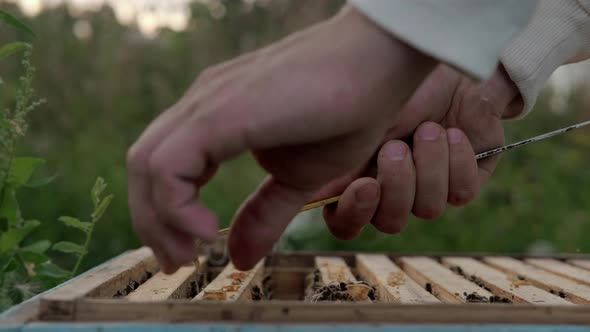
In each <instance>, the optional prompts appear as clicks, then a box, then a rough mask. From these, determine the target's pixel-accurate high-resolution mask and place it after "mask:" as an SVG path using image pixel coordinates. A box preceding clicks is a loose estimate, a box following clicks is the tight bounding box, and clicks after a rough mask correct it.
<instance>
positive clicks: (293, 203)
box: [128, 9, 436, 273]
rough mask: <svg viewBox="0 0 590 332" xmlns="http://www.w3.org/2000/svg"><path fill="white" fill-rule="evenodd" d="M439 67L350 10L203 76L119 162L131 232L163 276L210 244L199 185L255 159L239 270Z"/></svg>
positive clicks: (235, 230)
mask: <svg viewBox="0 0 590 332" xmlns="http://www.w3.org/2000/svg"><path fill="white" fill-rule="evenodd" d="M435 66H436V62H435V61H434V60H433V59H431V58H429V57H426V56H424V55H422V54H421V53H419V52H418V51H416V50H414V49H412V48H410V47H408V46H406V45H405V44H404V43H402V42H400V41H398V40H396V39H394V38H392V37H391V36H390V35H389V34H387V33H386V32H384V31H382V30H380V29H379V28H377V27H376V26H375V25H374V24H373V23H371V22H370V21H368V20H367V19H366V18H365V17H364V16H362V15H361V14H359V13H357V12H356V11H355V10H353V9H348V10H346V11H344V12H343V13H341V14H340V15H338V16H336V17H335V18H333V19H332V20H330V21H327V22H326V23H322V24H319V25H317V26H315V27H312V28H310V29H308V30H306V31H303V32H301V33H298V34H295V35H294V36H292V37H290V38H288V39H286V40H284V41H282V42H280V43H277V44H275V45H272V46H270V47H268V48H266V49H263V50H261V51H258V52H256V53H252V54H250V55H246V56H243V57H241V58H238V59H236V60H234V61H231V62H229V63H226V64H222V65H220V66H216V67H213V68H212V69H210V70H208V71H206V72H205V73H204V74H203V75H201V77H200V78H199V79H198V80H197V81H196V82H195V84H193V86H192V87H191V88H190V89H189V90H188V92H187V93H186V94H185V96H184V97H183V98H182V99H181V100H180V101H179V102H178V103H177V104H176V105H174V106H172V107H171V108H170V109H169V110H167V111H166V112H164V113H163V114H162V115H161V116H160V117H159V118H158V119H156V120H155V121H154V122H153V123H152V124H151V125H150V126H149V128H148V129H147V130H146V131H145V132H144V133H143V134H142V136H141V137H140V138H139V140H138V141H137V142H136V143H135V144H134V145H133V147H132V148H131V149H130V151H129V154H128V169H129V205H130V209H131V215H132V219H133V225H134V227H135V230H136V231H137V233H138V235H139V237H140V238H141V240H142V241H143V242H144V243H145V244H146V245H148V246H150V247H151V248H152V249H153V251H154V253H155V255H156V257H157V258H158V260H159V262H160V264H161V266H162V270H163V271H165V272H168V273H170V272H174V271H175V270H176V269H177V268H178V267H179V266H180V265H182V264H184V263H187V262H189V261H191V259H192V258H193V254H194V238H201V239H204V240H212V239H214V238H215V236H216V233H217V231H218V223H217V219H216V217H215V215H214V214H213V213H212V212H211V211H209V210H208V209H207V208H206V207H205V206H203V205H202V204H200V203H199V202H198V197H199V189H200V188H201V187H202V186H203V185H204V184H205V183H207V181H208V180H209V179H210V178H211V177H212V175H213V174H214V173H215V170H216V169H217V166H218V165H219V164H220V163H222V162H223V161H225V160H227V159H230V158H232V157H234V156H236V155H238V154H240V153H243V152H246V151H252V152H253V154H254V156H255V157H256V159H257V160H258V162H259V163H260V165H261V166H262V167H263V168H264V169H265V170H266V171H268V173H269V177H268V179H267V180H266V181H265V182H264V183H263V184H262V185H261V186H260V187H259V188H258V189H257V190H256V191H255V192H254V193H253V194H252V196H251V197H250V198H249V199H248V200H247V201H246V202H245V203H244V204H243V206H242V207H241V209H240V210H239V211H238V213H237V215H236V217H235V219H234V221H233V224H232V231H231V234H230V237H229V240H228V245H229V252H230V256H231V258H232V260H233V262H234V264H235V265H236V267H237V268H240V269H248V268H251V267H252V266H254V264H255V263H256V262H257V261H258V260H259V259H260V258H262V257H263V256H264V255H266V254H267V253H268V252H269V251H270V250H271V248H272V245H273V244H274V242H275V241H276V240H277V239H278V238H279V237H280V235H281V234H282V232H283V230H284V229H285V227H286V226H287V224H288V223H289V222H290V220H291V219H292V218H293V217H294V216H295V215H296V214H297V213H298V211H299V209H300V208H301V207H302V206H303V205H304V203H305V202H306V201H308V200H309V199H310V198H311V197H312V195H313V194H314V193H315V192H316V191H317V190H319V189H320V188H321V187H322V186H324V185H325V184H327V183H328V182H329V181H331V180H333V179H336V178H338V177H341V176H342V175H344V174H348V173H351V172H355V171H358V170H360V169H363V168H364V167H365V166H366V165H367V164H369V161H370V159H371V157H372V156H373V155H374V154H375V153H376V152H377V151H378V149H379V147H380V145H381V143H382V141H383V137H384V136H385V134H386V133H387V130H388V127H389V124H391V123H393V122H394V120H395V118H396V116H397V114H398V113H399V109H400V108H401V107H402V105H404V104H405V102H406V101H407V100H408V99H409V97H410V96H411V95H412V93H413V92H414V90H415V89H416V88H417V87H418V86H419V85H420V83H421V82H422V81H423V80H424V78H425V77H426V76H427V75H428V74H429V73H430V72H431V71H432V70H433V69H434V67H435Z"/></svg>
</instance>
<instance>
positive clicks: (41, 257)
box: [20, 249, 49, 264]
mask: <svg viewBox="0 0 590 332" xmlns="http://www.w3.org/2000/svg"><path fill="white" fill-rule="evenodd" d="M20 256H21V257H22V258H23V260H24V261H25V262H29V263H35V264H41V263H44V262H47V261H48V260H49V257H48V256H47V255H45V254H43V253H38V252H34V251H27V250H22V249H21V251H20Z"/></svg>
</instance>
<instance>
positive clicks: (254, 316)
mask: <svg viewBox="0 0 590 332" xmlns="http://www.w3.org/2000/svg"><path fill="white" fill-rule="evenodd" d="M199 262H200V270H201V272H202V273H196V268H195V266H185V267H183V268H181V269H180V270H179V271H178V272H176V273H175V274H173V275H165V274H163V273H161V272H158V265H157V262H156V260H155V258H154V256H153V255H152V252H151V251H150V250H149V249H147V248H141V249H138V250H135V251H132V252H129V253H126V254H124V255H121V256H119V257H117V258H115V259H113V260H111V261H109V262H107V263H105V264H103V265H102V266H99V267H97V268H95V269H93V270H92V271H90V272H88V273H86V274H84V275H82V276H81V277H79V278H77V279H75V280H73V281H70V282H68V283H67V284H64V285H62V286H61V287H58V288H57V289H55V290H52V291H50V292H47V293H45V294H43V295H42V296H40V297H38V298H37V299H36V300H35V301H34V304H29V305H28V306H24V307H22V308H20V309H19V310H14V311H13V312H12V314H10V315H8V317H5V318H4V319H5V321H9V320H10V319H12V321H13V322H14V321H15V320H20V321H21V322H22V323H24V322H26V321H29V322H30V321H33V322H161V323H162V322H166V323H169V322H185V323H187V322H193V323H197V322H224V323H227V322H247V323H281V324H283V323H284V324H289V323H331V324H333V323H355V324H397V323H404V324H438V323H441V324H473V323H478V324H479V323H489V324H498V323H503V324H551V325H556V324H590V259H588V258H586V257H585V256H575V257H574V256H559V257H557V256H556V257H543V258H540V257H534V258H533V257H514V256H513V257H500V256H484V255H473V256H444V255H443V256H438V255H436V256H412V255H409V256H402V255H386V254H355V253H282V254H273V255H271V256H269V257H267V258H266V259H265V260H263V261H261V262H260V263H259V264H258V265H257V266H256V267H255V268H254V269H253V270H251V271H246V272H241V271H237V270H236V269H235V268H234V267H233V266H232V265H231V263H227V264H226V265H225V266H211V264H208V263H207V260H206V259H205V258H201V259H200V261H199ZM359 281H364V282H366V283H367V284H369V285H370V286H371V287H372V288H371V290H370V292H369V293H370V294H369V293H364V295H363V298H362V299H356V298H345V299H343V300H340V301H331V300H330V296H327V297H326V296H323V295H321V294H320V293H321V290H318V288H320V287H319V286H321V285H330V284H333V285H339V287H341V289H342V290H345V289H347V285H353V284H354V285H357V284H362V283H359ZM334 287H336V286H334ZM336 288H337V287H336ZM317 294H320V295H317ZM365 295H367V296H366V297H368V299H367V298H365V297H364V296H365ZM351 300H352V301H351Z"/></svg>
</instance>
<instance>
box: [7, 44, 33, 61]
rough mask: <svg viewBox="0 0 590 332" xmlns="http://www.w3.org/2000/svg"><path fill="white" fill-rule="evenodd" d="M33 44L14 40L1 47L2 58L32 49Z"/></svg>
mask: <svg viewBox="0 0 590 332" xmlns="http://www.w3.org/2000/svg"><path fill="white" fill-rule="evenodd" d="M30 48H31V45H29V44H27V43H23V42H14V43H10V44H6V45H4V46H2V47H0V60H2V59H4V58H7V57H9V56H11V55H13V54H16V53H18V52H20V51H23V50H26V49H30Z"/></svg>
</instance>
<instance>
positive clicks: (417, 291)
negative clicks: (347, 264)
mask: <svg viewBox="0 0 590 332" xmlns="http://www.w3.org/2000/svg"><path fill="white" fill-rule="evenodd" d="M356 269H357V271H358V273H359V275H360V276H361V277H362V278H363V279H364V280H365V281H367V282H368V283H370V284H371V285H373V286H374V287H375V288H376V289H377V294H378V299H379V301H380V302H386V303H401V304H428V303H439V302H440V301H439V300H438V299H437V298H436V297H434V296H433V295H432V294H430V293H428V292H427V291H426V290H425V289H424V288H422V287H421V286H420V285H418V283H416V282H415V281H414V280H412V279H411V278H409V277H408V275H407V274H405V273H404V272H403V271H402V270H401V269H400V268H399V267H398V266H397V265H395V263H393V262H392V261H391V260H390V259H389V258H387V257H386V256H385V255H367V254H359V255H356Z"/></svg>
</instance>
